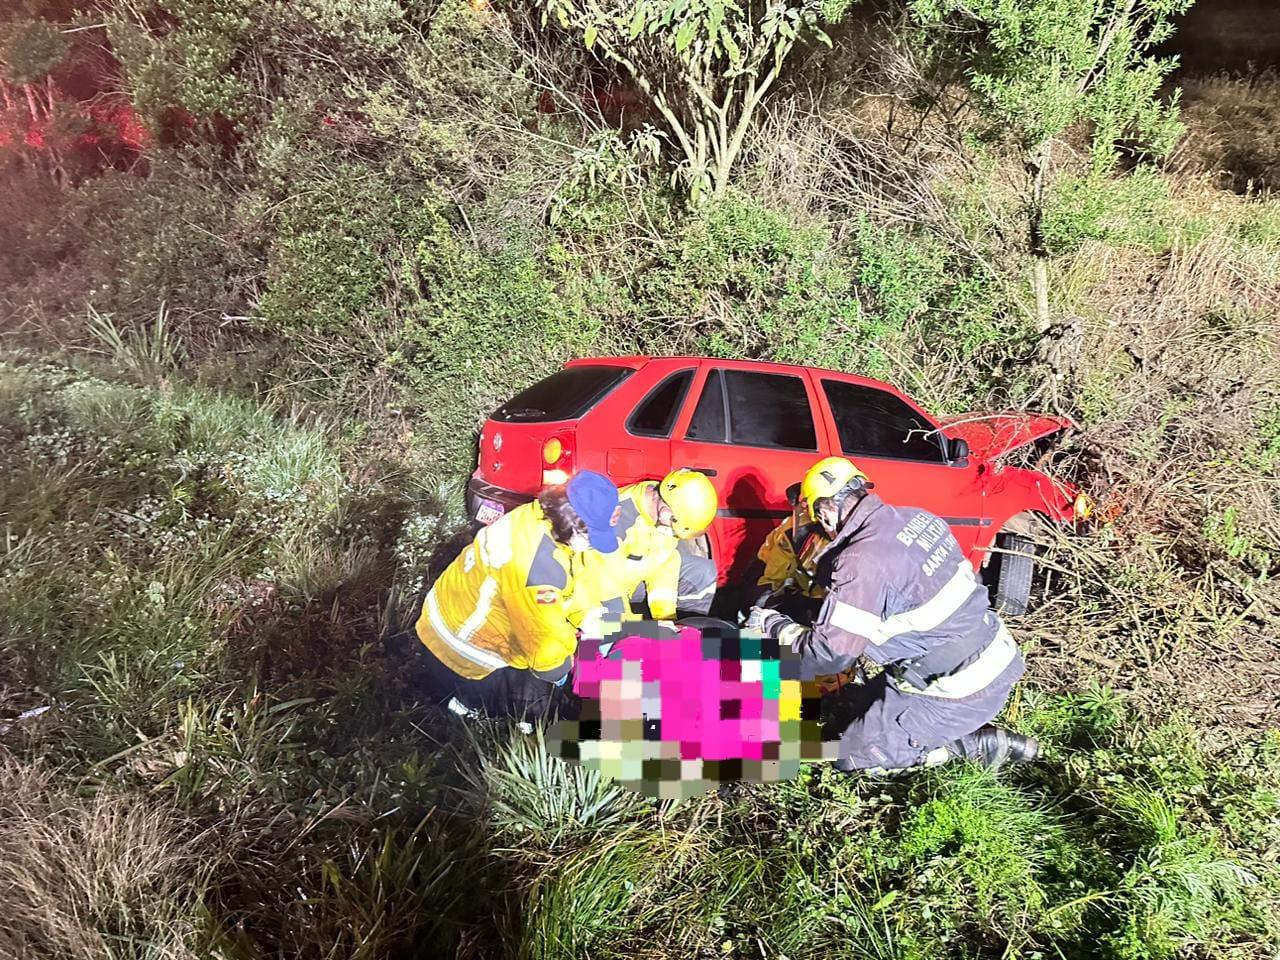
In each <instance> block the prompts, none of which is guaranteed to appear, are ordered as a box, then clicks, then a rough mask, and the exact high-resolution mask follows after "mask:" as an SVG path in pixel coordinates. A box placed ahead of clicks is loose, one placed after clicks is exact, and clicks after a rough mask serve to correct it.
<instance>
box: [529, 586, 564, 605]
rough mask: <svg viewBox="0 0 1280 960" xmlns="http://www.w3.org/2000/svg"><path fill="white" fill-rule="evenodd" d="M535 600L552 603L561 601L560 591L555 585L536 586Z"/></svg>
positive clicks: (535, 601) (536, 601) (547, 603)
mask: <svg viewBox="0 0 1280 960" xmlns="http://www.w3.org/2000/svg"><path fill="white" fill-rule="evenodd" d="M533 591H534V593H533V602H534V603H541V604H546V605H551V604H554V603H559V602H560V591H559V590H557V589H556V588H555V587H534V588H533Z"/></svg>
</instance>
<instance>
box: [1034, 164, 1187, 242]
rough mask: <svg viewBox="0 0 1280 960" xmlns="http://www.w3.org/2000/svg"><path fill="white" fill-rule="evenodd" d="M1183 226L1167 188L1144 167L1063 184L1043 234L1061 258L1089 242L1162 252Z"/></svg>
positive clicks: (1056, 190)
mask: <svg viewBox="0 0 1280 960" xmlns="http://www.w3.org/2000/svg"><path fill="white" fill-rule="evenodd" d="M1180 226H1181V223H1180V218H1179V217H1178V214H1177V208H1176V207H1175V205H1174V203H1173V201H1172V200H1171V199H1170V197H1169V184H1168V182H1167V181H1166V180H1165V179H1164V178H1163V177H1162V176H1160V174H1159V173H1158V172H1157V171H1156V170H1153V169H1151V168H1149V167H1140V168H1139V169H1137V170H1136V171H1134V172H1133V173H1132V174H1130V175H1128V176H1125V177H1119V178H1113V177H1108V176H1106V175H1104V174H1099V173H1092V172H1091V173H1086V174H1082V175H1079V176H1071V177H1064V178H1062V179H1061V180H1060V181H1059V182H1058V183H1057V184H1055V185H1054V189H1053V191H1052V193H1051V194H1050V196H1049V199H1048V202H1047V204H1046V207H1045V213H1044V224H1043V230H1044V237H1045V244H1046V246H1047V247H1048V249H1049V250H1050V251H1051V252H1052V253H1053V254H1055V255H1059V256H1062V255H1067V254H1071V253H1074V252H1075V251H1076V250H1077V249H1078V248H1079V247H1080V245H1081V244H1082V243H1084V242H1085V241H1086V240H1096V241H1100V242H1102V243H1105V244H1108V245H1109V246H1115V247H1143V248H1146V249H1149V250H1153V251H1157V252H1160V251H1164V250H1167V249H1168V248H1169V245H1170V244H1171V243H1172V242H1173V239H1174V237H1175V236H1176V234H1177V231H1178V230H1179V228H1180Z"/></svg>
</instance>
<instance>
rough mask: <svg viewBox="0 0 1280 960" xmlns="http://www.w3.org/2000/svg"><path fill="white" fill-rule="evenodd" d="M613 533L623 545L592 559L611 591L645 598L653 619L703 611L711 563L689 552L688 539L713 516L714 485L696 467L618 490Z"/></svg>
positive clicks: (711, 581) (711, 586)
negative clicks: (609, 553) (616, 526)
mask: <svg viewBox="0 0 1280 960" xmlns="http://www.w3.org/2000/svg"><path fill="white" fill-rule="evenodd" d="M619 499H620V501H621V509H620V510H619V512H618V535H619V538H620V539H621V541H622V546H621V548H620V549H619V550H618V552H617V553H615V554H611V555H609V556H608V557H593V558H591V565H596V566H599V567H602V568H603V569H601V570H599V571H598V573H599V575H600V576H601V578H602V580H603V581H604V583H605V584H607V586H604V585H602V586H601V587H599V588H598V590H597V592H599V593H600V594H601V595H604V594H607V593H610V592H613V593H615V594H616V595H617V596H620V597H622V598H624V599H625V600H627V601H628V602H630V603H639V602H641V601H642V600H643V601H645V602H647V604H648V607H649V616H650V617H651V618H653V619H654V620H674V619H675V618H676V617H677V615H679V616H697V615H703V616H705V615H706V614H707V613H708V612H709V611H710V610H711V603H712V601H713V600H714V599H715V594H716V565H715V563H714V562H713V561H712V560H711V559H710V558H709V557H699V556H697V555H696V554H694V553H693V550H692V547H691V541H692V540H694V539H695V538H697V537H699V536H701V535H702V533H703V532H705V531H706V529H707V527H709V526H710V525H711V521H712V520H714V519H715V517H716V509H717V507H718V506H719V500H718V498H717V496H716V491H715V487H713V486H712V485H711V481H710V480H708V479H707V478H706V476H705V475H703V474H701V473H698V472H697V471H696V470H673V471H672V472H671V473H669V474H667V475H666V476H665V477H663V478H662V479H661V480H659V481H654V480H644V481H641V482H640V483H633V484H631V485H630V486H627V487H623V488H622V490H621V491H620V492H619Z"/></svg>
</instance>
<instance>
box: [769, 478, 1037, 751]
mask: <svg viewBox="0 0 1280 960" xmlns="http://www.w3.org/2000/svg"><path fill="white" fill-rule="evenodd" d="M869 489H870V484H868V483H867V478H866V476H865V475H864V474H863V473H862V472H861V471H860V470H859V469H858V468H857V467H855V466H854V465H853V463H851V462H850V461H848V460H845V459H844V458H842V457H828V458H827V459H825V460H821V461H819V462H818V463H817V464H815V465H814V466H813V468H812V469H811V470H810V471H809V472H808V474H806V475H805V479H804V483H803V485H802V495H803V496H804V498H805V499H806V500H807V501H808V503H809V509H810V511H811V515H812V518H813V519H814V520H816V521H818V522H819V523H821V524H822V527H823V529H824V530H825V531H826V532H827V534H828V536H830V537H831V540H832V542H831V546H830V547H829V548H828V549H827V550H826V552H825V553H824V554H823V555H822V557H821V559H820V560H819V563H818V574H817V577H818V581H819V582H820V583H824V584H825V585H826V587H827V600H826V602H825V603H824V605H823V607H822V610H821V611H820V613H819V615H818V617H817V618H816V619H815V620H814V623H813V626H812V627H811V628H808V627H805V626H803V625H802V624H798V623H796V622H794V621H793V620H792V619H790V618H789V617H787V616H786V615H785V614H783V613H781V612H779V611H776V610H767V609H764V608H760V607H757V608H755V609H753V610H752V612H751V616H750V618H749V620H748V626H751V627H754V628H755V629H758V630H760V631H761V632H762V633H764V634H766V635H768V636H770V637H774V638H776V639H779V640H782V641H783V642H788V643H791V644H792V645H793V647H794V648H795V649H796V650H797V651H799V653H800V654H801V663H802V676H808V677H812V676H815V675H818V674H829V673H838V672H841V671H843V670H846V669H847V668H848V667H849V666H850V665H851V664H852V663H853V662H854V661H855V660H856V659H857V658H858V657H860V656H863V655H865V656H866V657H867V658H868V659H870V660H872V661H874V662H875V663H878V664H880V665H881V666H883V667H884V672H882V673H881V674H879V675H878V676H876V677H875V678H874V679H872V680H870V681H869V682H867V684H866V685H865V686H861V687H856V688H854V691H853V692H854V695H855V696H856V697H857V698H858V703H857V704H856V708H855V717H856V719H854V720H853V722H852V723H850V724H849V725H848V726H847V727H846V728H845V730H844V732H843V734H842V736H841V739H840V759H839V761H838V764H837V765H838V766H839V767H840V768H841V769H844V770H859V769H863V770H893V769H903V768H907V767H916V766H922V765H933V764H937V763H943V762H945V761H947V760H949V759H951V758H953V757H967V758H969V759H971V760H974V761H976V762H978V763H981V764H983V765H986V766H998V765H999V764H1001V763H1002V762H1004V761H1006V760H1019V761H1020V760H1031V759H1034V758H1035V756H1036V755H1037V753H1038V746H1037V744H1036V742H1035V741H1034V740H1032V739H1030V738H1028V737H1022V736H1019V735H1017V734H1014V733H1010V732H1008V731H1005V730H1001V729H999V728H997V727H994V726H991V721H992V720H994V719H995V717H996V716H997V714H999V712H1000V710H1001V709H1002V708H1003V707H1004V704H1005V702H1006V701H1007V700H1008V698H1009V693H1010V691H1011V690H1012V689H1013V685H1014V683H1015V682H1017V680H1018V679H1019V678H1020V677H1021V676H1022V672H1023V662H1022V656H1021V654H1020V653H1019V652H1018V648H1017V646H1016V644H1015V643H1014V642H1013V639H1012V638H1011V637H1010V636H1009V632H1008V631H1007V630H1006V629H1005V627H1004V625H1003V624H1002V623H1001V622H1000V618H999V617H998V616H997V615H996V614H995V612H994V611H993V610H991V609H990V606H989V604H988V598H987V591H986V588H984V587H983V586H982V585H981V584H980V583H978V581H977V579H976V577H975V576H974V572H973V567H972V566H971V565H970V564H969V562H968V560H967V559H966V558H965V556H964V553H963V552H962V551H961V549H960V545H959V544H958V543H956V540H955V538H954V537H953V536H952V534H951V530H950V528H949V527H948V526H947V524H946V521H944V520H942V519H940V518H938V517H935V516H934V515H933V514H931V513H928V512H926V511H924V510H917V509H912V508H899V507H893V506H889V505H888V504H886V503H885V502H884V501H883V500H881V499H880V498H879V497H878V496H876V495H875V494H873V493H870V492H869Z"/></svg>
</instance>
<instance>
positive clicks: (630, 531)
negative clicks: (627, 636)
mask: <svg viewBox="0 0 1280 960" xmlns="http://www.w3.org/2000/svg"><path fill="white" fill-rule="evenodd" d="M656 486H657V484H656V483H654V482H653V481H651V480H645V481H641V482H640V483H633V484H631V485H630V486H627V487H623V488H622V489H621V490H619V491H618V494H619V496H618V501H619V505H620V508H621V509H620V512H619V515H618V536H619V538H620V540H621V543H619V544H618V549H617V550H615V551H614V552H613V553H607V554H605V553H595V552H592V553H590V554H587V555H586V556H585V557H583V563H582V569H583V573H582V574H581V575H580V579H579V584H580V587H579V589H578V592H577V596H575V597H574V598H573V600H572V602H571V613H570V617H571V618H572V619H574V620H575V621H577V622H581V621H582V618H583V617H585V616H587V615H588V614H589V612H590V610H589V608H593V607H594V608H596V609H599V608H601V606H602V605H603V606H605V607H608V608H609V612H610V613H615V614H616V613H621V612H625V613H627V614H630V612H631V609H630V603H629V601H630V599H631V597H632V596H633V595H634V594H635V592H636V589H637V588H638V587H639V586H640V584H642V583H643V584H644V585H645V590H646V593H647V594H648V603H649V615H650V616H651V617H653V619H655V620H674V619H675V615H676V597H677V593H678V591H679V588H680V551H679V545H680V541H679V540H678V539H676V537H674V536H673V535H671V534H670V533H664V532H663V531H662V530H661V529H660V528H659V527H658V525H657V524H656V523H654V522H653V520H651V519H650V518H649V512H648V510H647V509H646V507H645V493H646V491H647V490H649V489H650V488H652V487H656ZM619 600H621V603H619V602H618V601H619Z"/></svg>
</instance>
